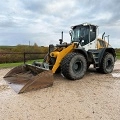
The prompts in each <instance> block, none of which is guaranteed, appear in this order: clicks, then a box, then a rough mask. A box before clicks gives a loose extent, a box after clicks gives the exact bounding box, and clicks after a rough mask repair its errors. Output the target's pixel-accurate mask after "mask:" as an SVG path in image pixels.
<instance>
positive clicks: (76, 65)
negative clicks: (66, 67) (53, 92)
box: [72, 61, 83, 73]
mask: <svg viewBox="0 0 120 120" xmlns="http://www.w3.org/2000/svg"><path fill="white" fill-rule="evenodd" d="M82 65H83V64H82V62H81V61H76V62H75V63H74V64H73V66H72V69H73V71H74V72H75V73H79V72H81V70H82Z"/></svg>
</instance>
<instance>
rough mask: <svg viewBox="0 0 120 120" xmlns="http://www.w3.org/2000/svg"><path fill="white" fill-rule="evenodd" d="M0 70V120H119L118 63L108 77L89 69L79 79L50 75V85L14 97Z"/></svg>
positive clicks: (3, 72)
mask: <svg viewBox="0 0 120 120" xmlns="http://www.w3.org/2000/svg"><path fill="white" fill-rule="evenodd" d="M9 70H10V69H1V70H0V120H120V61H117V62H116V64H115V68H114V71H113V73H112V74H107V75H105V74H99V73H96V72H95V71H94V70H93V69H89V71H88V72H87V74H86V75H85V76H84V78H83V79H81V80H77V81H69V80H66V79H65V78H63V77H62V76H61V75H55V76H54V79H55V81H54V85H53V86H52V87H49V88H45V89H39V90H36V91H31V92H27V93H23V94H16V93H15V92H14V91H13V90H12V89H11V88H10V87H9V86H8V85H7V84H6V82H5V81H4V80H3V76H4V75H5V74H6V73H7V72H8V71H9Z"/></svg>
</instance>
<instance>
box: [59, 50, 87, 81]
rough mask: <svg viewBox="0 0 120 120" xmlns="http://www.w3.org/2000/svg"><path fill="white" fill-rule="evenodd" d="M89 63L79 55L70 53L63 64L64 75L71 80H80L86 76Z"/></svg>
mask: <svg viewBox="0 0 120 120" xmlns="http://www.w3.org/2000/svg"><path fill="white" fill-rule="evenodd" d="M86 70H87V62H86V59H85V57H84V56H83V55H82V54H79V53H74V52H72V53H69V54H68V55H67V56H66V57H65V58H64V59H63V60H62V62H61V72H62V74H63V75H64V76H65V77H66V78H67V79H70V80H78V79H80V78H82V77H83V76H84V75H85V72H86Z"/></svg>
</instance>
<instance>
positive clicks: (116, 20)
mask: <svg viewBox="0 0 120 120" xmlns="http://www.w3.org/2000/svg"><path fill="white" fill-rule="evenodd" d="M0 6H1V7H0V44H1V45H17V44H27V43H29V41H31V44H32V43H33V44H34V42H36V43H37V44H38V45H46V46H48V45H49V44H51V43H52V42H53V44H56V43H58V39H59V38H60V37H61V34H60V33H61V31H64V39H65V41H67V42H68V41H70V36H69V30H70V26H73V25H76V24H80V23H84V22H89V23H92V24H97V25H98V26H100V28H99V29H100V32H101V34H102V33H103V32H104V31H106V34H110V38H111V39H112V40H114V41H117V42H119V38H120V35H119V30H120V29H119V26H120V12H119V8H120V3H119V1H118V0H114V1H113V0H108V1H100V0H84V1H83V0H72V1H70V0H44V1H42V0H31V1H29V0H17V1H16V0H4V1H3V0H2V1H1V2H0ZM101 34H100V35H101ZM11 40H12V41H13V42H10V41H11ZM112 40H111V42H112V45H113V47H120V45H117V44H115V42H113V41H112Z"/></svg>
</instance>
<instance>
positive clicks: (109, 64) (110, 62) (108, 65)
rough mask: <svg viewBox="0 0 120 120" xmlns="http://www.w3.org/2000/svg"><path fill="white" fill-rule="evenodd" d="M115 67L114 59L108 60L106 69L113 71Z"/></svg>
mask: <svg viewBox="0 0 120 120" xmlns="http://www.w3.org/2000/svg"><path fill="white" fill-rule="evenodd" d="M112 67H113V62H112V59H108V60H107V62H106V68H107V69H111V68H112Z"/></svg>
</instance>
